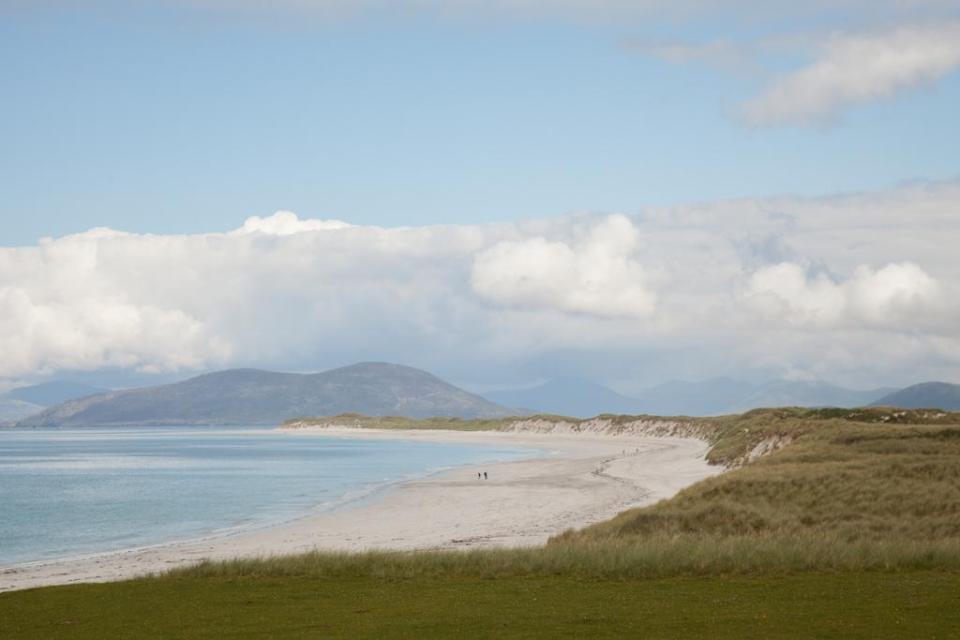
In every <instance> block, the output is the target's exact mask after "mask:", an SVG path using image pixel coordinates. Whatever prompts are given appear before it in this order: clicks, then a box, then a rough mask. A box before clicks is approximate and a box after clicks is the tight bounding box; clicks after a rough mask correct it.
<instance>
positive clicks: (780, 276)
mask: <svg viewBox="0 0 960 640" xmlns="http://www.w3.org/2000/svg"><path fill="white" fill-rule="evenodd" d="M941 294H942V291H941V287H940V285H939V284H938V283H937V282H936V280H934V279H933V278H931V277H930V276H929V275H928V274H927V273H925V272H924V271H923V269H921V268H920V267H918V266H917V265H916V264H913V263H910V262H904V263H900V264H888V265H886V266H884V267H882V268H881V269H877V270H874V269H873V268H871V267H870V266H869V265H861V266H859V267H857V268H856V269H855V270H854V272H853V274H852V275H851V276H850V278H849V279H847V280H845V281H842V282H835V281H834V280H833V279H832V278H830V277H829V276H828V275H826V274H824V273H819V274H816V275H811V274H809V273H808V270H807V269H805V268H804V267H803V266H801V265H799V264H796V263H790V262H784V263H780V264H775V265H771V266H768V267H764V268H762V269H759V270H758V271H756V272H755V273H753V275H751V276H750V278H749V280H748V282H747V287H746V291H745V293H744V298H745V300H746V301H747V303H748V304H749V305H751V306H752V307H753V308H754V309H755V310H756V311H757V312H758V313H760V314H762V315H764V316H766V317H767V318H773V319H776V320H778V321H783V322H786V323H787V324H790V325H796V326H803V325H810V326H815V327H821V328H822V327H830V326H835V325H843V324H852V325H854V326H869V325H885V324H891V323H895V322H904V321H906V322H909V321H910V319H911V318H913V319H914V320H920V319H921V318H922V314H925V313H929V312H931V311H932V310H934V309H935V308H936V307H937V306H938V303H939V300H940V296H941Z"/></svg>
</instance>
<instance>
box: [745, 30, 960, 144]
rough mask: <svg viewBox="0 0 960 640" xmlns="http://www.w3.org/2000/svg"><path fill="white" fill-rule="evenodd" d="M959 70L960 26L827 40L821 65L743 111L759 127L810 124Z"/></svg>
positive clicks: (788, 78)
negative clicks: (851, 107) (854, 106)
mask: <svg viewBox="0 0 960 640" xmlns="http://www.w3.org/2000/svg"><path fill="white" fill-rule="evenodd" d="M958 67H960V22H957V21H947V22H945V23H940V24H928V25H923V26H902V27H899V28H896V29H892V30H884V31H877V32H865V33H838V34H835V35H834V36H832V37H830V38H828V39H826V40H825V41H824V42H823V44H822V45H821V47H820V48H819V51H818V55H817V57H816V59H815V60H814V61H813V62H812V63H811V64H809V65H808V66H805V67H803V68H801V69H798V70H796V71H792V72H789V73H787V74H786V75H784V76H782V77H780V78H778V79H776V80H775V81H774V82H773V83H772V84H771V85H770V86H769V87H768V88H767V89H766V90H765V91H764V92H763V93H762V94H760V95H759V96H756V97H755V98H753V99H751V100H750V101H748V102H747V103H746V104H745V105H743V109H742V115H743V117H744V119H745V120H746V121H747V122H748V123H750V124H752V125H755V126H771V125H780V124H809V123H816V122H822V121H824V120H828V119H830V118H832V117H834V116H835V115H837V114H838V113H840V112H842V111H843V110H844V109H846V108H848V107H850V106H853V105H857V104H864V103H868V102H875V101H877V100H881V99H885V98H890V97H891V96H894V95H895V94H897V93H899V92H901V91H904V90H907V89H913V88H916V87H919V86H923V85H929V84H932V83H934V82H936V81H937V80H939V79H940V78H942V77H943V76H945V75H947V74H948V73H950V72H952V71H954V70H956V69H957V68H958Z"/></svg>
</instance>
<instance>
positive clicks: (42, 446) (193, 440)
mask: <svg viewBox="0 0 960 640" xmlns="http://www.w3.org/2000/svg"><path fill="white" fill-rule="evenodd" d="M530 453H531V451H530V450H528V449H526V450H525V449H515V448H509V449H508V448H501V447H495V446H483V445H457V444H435V443H425V442H402V441H386V440H384V441H376V440H351V439H331V438H318V437H312V436H308V435H296V434H291V433H279V432H275V431H268V430H263V429H244V428H219V427H163V428H136V429H134V428H111V429H73V430H21V429H3V430H0V565H8V564H13V563H17V562H26V561H32V560H42V559H48V558H56V557H65V556H74V555H81V554H85V553H93V552H101V551H109V550H115V549H122V548H129V547H139V546H143V545H149V544H156V543H160V542H167V541H170V540H179V539H185V538H192V537H198V536H202V535H206V534H210V533H222V532H229V531H231V530H242V529H245V528H254V527H258V526H265V525H268V524H272V523H275V522H280V521H283V520H288V519H292V518H295V517H297V516H300V515H303V514H305V513H307V512H309V511H310V510H313V509H330V508H334V507H336V506H338V505H340V504H343V503H345V502H348V501H350V500H352V499H358V498H360V497H362V496H364V495H369V494H370V493H371V492H373V491H375V490H376V489H377V488H379V487H383V486H385V485H386V484H389V483H392V482H397V481H399V480H403V479H405V478H411V477H416V476H422V475H426V474H428V473H431V472H433V471H437V470H440V469H443V468H447V467H451V466H456V465H462V464H471V463H479V462H487V461H494V460H509V459H516V458H521V457H526V456H529V455H530Z"/></svg>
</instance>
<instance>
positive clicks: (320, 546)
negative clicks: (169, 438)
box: [0, 427, 723, 592]
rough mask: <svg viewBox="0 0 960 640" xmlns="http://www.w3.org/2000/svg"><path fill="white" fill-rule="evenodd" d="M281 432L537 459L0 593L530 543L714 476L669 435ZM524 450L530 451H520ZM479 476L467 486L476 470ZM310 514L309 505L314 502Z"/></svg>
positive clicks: (67, 563)
mask: <svg viewBox="0 0 960 640" xmlns="http://www.w3.org/2000/svg"><path fill="white" fill-rule="evenodd" d="M288 432H289V433H290V434H291V435H293V434H296V435H297V436H304V435H307V436H314V437H329V438H345V437H348V438H355V439H381V440H382V439H403V440H414V441H416V440H419V441H426V442H450V443H459V444H489V445H500V446H517V447H518V448H530V449H533V450H536V453H539V455H536V454H534V455H532V456H531V457H523V458H521V459H517V460H509V461H501V462H492V463H486V464H479V465H477V464H469V465H462V466H456V467H453V468H449V469H446V470H439V471H433V472H430V473H429V474H427V475H425V476H419V477H415V478H412V479H404V480H399V481H395V482H391V483H387V484H385V485H383V486H381V487H377V488H375V489H374V490H373V491H371V492H370V493H369V494H366V495H364V496H360V497H358V498H354V499H352V500H347V501H345V502H344V503H343V504H340V505H337V506H334V507H332V508H331V509H329V510H323V511H317V510H316V507H315V508H314V509H313V510H311V511H308V512H306V513H304V514H303V515H302V516H299V517H297V518H294V519H291V520H285V521H283V522H279V523H275V524H270V525H264V526H263V527H262V528H258V529H254V530H247V531H239V532H233V533H219V534H216V533H215V534H211V535H207V536H204V537H202V538H193V539H190V540H182V541H174V542H168V543H161V544H158V545H152V546H149V547H140V548H134V549H125V550H119V551H108V552H102V553H97V554H90V555H84V556H79V557H73V558H63V559H52V560H38V561H33V562H27V563H22V564H16V565H11V566H7V567H4V568H0V592H2V591H12V590H18V589H26V588H32V587H38V586H48V585H54V584H72V583H80V582H104V581H111V580H122V579H127V578H132V577H136V576H139V575H144V574H148V573H157V572H162V571H165V570H168V569H172V568H175V567H180V566H185V565H189V564H193V563H196V562H198V561H200V560H203V559H214V560H225V559H230V558H236V557H262V556H270V555H287V554H295V553H303V552H307V551H312V550H324V551H345V552H357V551H364V550H372V549H393V550H415V549H470V548H485V547H513V546H537V545H540V544H543V543H545V542H546V541H547V539H548V538H549V537H550V536H553V535H556V534H559V533H562V532H563V531H565V530H567V529H570V528H580V527H583V526H587V525H589V524H593V523H595V522H600V521H602V520H607V519H609V518H612V517H613V516H615V515H616V514H617V513H619V512H621V511H623V510H625V509H628V508H632V507H637V506H643V505H646V504H651V503H653V502H656V501H658V500H660V499H663V498H667V497H670V496H672V495H674V494H675V493H676V492H677V491H679V490H680V489H682V488H684V487H685V486H688V485H690V484H693V483H694V482H696V481H698V480H701V479H703V478H705V477H708V476H710V475H715V474H716V473H719V472H721V471H722V470H723V469H722V468H720V467H711V466H710V465H708V464H707V463H706V462H705V460H704V457H703V456H704V454H705V453H706V451H707V449H708V448H709V445H707V444H706V443H705V442H703V441H700V440H693V439H689V438H678V437H670V436H666V437H653V436H630V435H601V434H593V433H579V434H549V433H532V432H502V431H446V430H392V429H388V430H380V429H357V428H351V427H320V428H300V429H293V430H289V431H288ZM531 453H534V452H531ZM484 471H486V472H487V474H488V479H487V480H478V479H477V473H478V472H479V473H483V472H484ZM317 506H319V505H317Z"/></svg>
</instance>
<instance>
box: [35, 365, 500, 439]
mask: <svg viewBox="0 0 960 640" xmlns="http://www.w3.org/2000/svg"><path fill="white" fill-rule="evenodd" d="M346 412H362V413H369V414H373V415H391V414H393V415H408V416H411V417H432V416H439V415H451V416H457V417H464V418H468V417H502V416H506V415H509V414H510V413H511V412H510V411H509V410H508V409H506V408H505V407H500V406H498V405H496V404H494V403H492V402H490V401H488V400H486V399H485V398H482V397H480V396H477V395H475V394H472V393H469V392H468V391H465V390H463V389H460V388H458V387H455V386H453V385H451V384H449V383H447V382H445V381H443V380H441V379H440V378H438V377H436V376H434V375H433V374H431V373H428V372H426V371H422V370H419V369H414V368H412V367H406V366H403V365H398V364H391V363H384V362H362V363H357V364H354V365H349V366H346V367H340V368H338V369H331V370H329V371H322V372H319V373H312V374H300V373H286V372H275V371H265V370H261V369H228V370H225V371H215V372H210V373H205V374H201V375H199V376H195V377H193V378H189V379H187V380H183V381H180V382H174V383H170V384H165V385H157V386H152V387H142V388H138V389H127V390H122V391H111V392H107V393H104V394H100V395H95V396H89V397H85V398H80V399H76V400H70V401H67V402H65V403H63V404H60V405H57V406H54V407H51V408H49V409H47V410H45V411H43V412H41V413H40V414H38V415H35V416H30V417H28V418H26V419H24V420H21V421H20V422H18V423H17V424H18V426H31V427H49V426H92V425H98V426H103V425H163V424H168V425H169V424H227V425H239V424H251V425H254V424H256V425H260V424H279V423H280V422H283V421H284V420H286V419H289V418H294V417H297V416H301V415H335V414H339V413H346Z"/></svg>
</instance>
